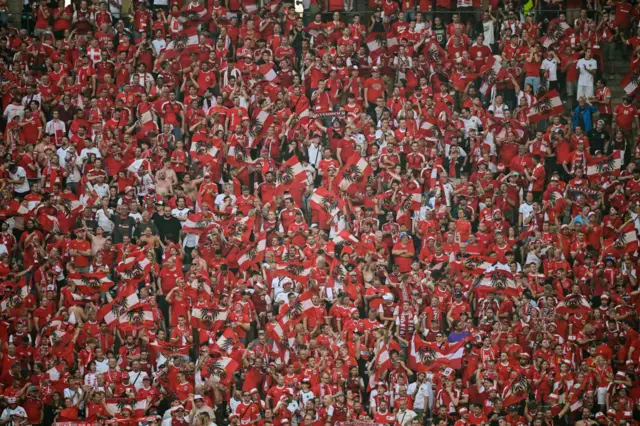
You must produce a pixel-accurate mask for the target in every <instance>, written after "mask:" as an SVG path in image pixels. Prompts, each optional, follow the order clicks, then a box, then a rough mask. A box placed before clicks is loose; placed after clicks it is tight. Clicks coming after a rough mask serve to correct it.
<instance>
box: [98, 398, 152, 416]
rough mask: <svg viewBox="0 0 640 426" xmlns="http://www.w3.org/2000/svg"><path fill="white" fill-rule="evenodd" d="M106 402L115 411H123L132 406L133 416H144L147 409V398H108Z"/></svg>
mask: <svg viewBox="0 0 640 426" xmlns="http://www.w3.org/2000/svg"><path fill="white" fill-rule="evenodd" d="M105 402H106V403H107V407H109V409H110V410H111V411H112V412H113V413H122V410H124V409H125V408H130V409H131V410H132V415H131V417H140V416H144V414H145V412H146V411H147V400H146V399H141V400H131V399H128V398H106V399H105Z"/></svg>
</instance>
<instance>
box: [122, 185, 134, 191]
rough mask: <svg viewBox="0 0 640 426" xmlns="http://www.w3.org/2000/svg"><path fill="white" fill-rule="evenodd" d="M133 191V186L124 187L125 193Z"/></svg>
mask: <svg viewBox="0 0 640 426" xmlns="http://www.w3.org/2000/svg"><path fill="white" fill-rule="evenodd" d="M131 191H134V189H133V186H127V187H126V188H125V189H124V192H125V193H127V192H131Z"/></svg>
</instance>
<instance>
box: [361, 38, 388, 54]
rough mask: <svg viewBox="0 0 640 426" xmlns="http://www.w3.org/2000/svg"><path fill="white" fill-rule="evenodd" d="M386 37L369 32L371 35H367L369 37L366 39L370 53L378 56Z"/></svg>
mask: <svg viewBox="0 0 640 426" xmlns="http://www.w3.org/2000/svg"><path fill="white" fill-rule="evenodd" d="M385 39H386V37H385V36H383V35H380V34H377V33H371V34H369V36H368V37H367V39H366V40H365V42H366V43H367V48H368V49H369V53H370V54H371V55H372V56H377V55H378V53H376V52H377V51H378V50H380V49H382V43H383V40H385Z"/></svg>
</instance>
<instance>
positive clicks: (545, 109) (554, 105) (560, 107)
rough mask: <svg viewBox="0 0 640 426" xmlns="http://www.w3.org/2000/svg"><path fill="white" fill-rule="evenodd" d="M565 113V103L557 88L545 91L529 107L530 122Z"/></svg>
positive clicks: (528, 116)
mask: <svg viewBox="0 0 640 426" xmlns="http://www.w3.org/2000/svg"><path fill="white" fill-rule="evenodd" d="M563 113H564V104H563V103H562V99H560V94H558V91H557V90H551V91H550V92H547V93H545V94H544V95H543V96H542V97H541V98H540V99H538V100H537V101H536V103H534V104H533V105H531V106H530V107H529V112H528V113H527V118H528V119H529V122H530V123H537V122H539V121H542V120H544V119H547V118H550V117H552V116H554V115H558V114H563Z"/></svg>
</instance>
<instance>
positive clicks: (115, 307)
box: [98, 292, 140, 326]
mask: <svg viewBox="0 0 640 426" xmlns="http://www.w3.org/2000/svg"><path fill="white" fill-rule="evenodd" d="M139 303H140V299H138V294H137V293H135V292H132V293H131V294H129V295H126V296H125V295H122V296H120V297H118V298H116V299H113V300H112V301H111V302H109V303H108V304H106V305H104V306H103V307H102V308H100V310H99V311H98V320H99V321H104V322H105V323H106V324H107V325H108V326H111V325H115V324H116V323H117V322H118V320H119V318H120V316H121V315H123V314H124V313H125V312H126V311H127V310H129V309H130V308H133V307H136V306H138V304H139Z"/></svg>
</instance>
